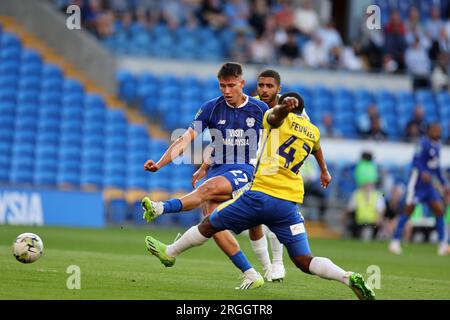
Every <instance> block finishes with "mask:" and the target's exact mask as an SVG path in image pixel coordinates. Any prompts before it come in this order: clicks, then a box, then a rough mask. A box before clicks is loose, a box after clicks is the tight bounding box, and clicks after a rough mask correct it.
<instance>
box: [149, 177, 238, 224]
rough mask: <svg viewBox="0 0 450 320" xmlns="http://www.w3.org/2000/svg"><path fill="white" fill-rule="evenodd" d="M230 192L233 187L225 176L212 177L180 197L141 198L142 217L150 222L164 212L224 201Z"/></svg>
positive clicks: (228, 197)
mask: <svg viewBox="0 0 450 320" xmlns="http://www.w3.org/2000/svg"><path fill="white" fill-rule="evenodd" d="M232 192H233V189H232V187H231V185H230V183H229V181H228V180H227V179H226V178H225V177H223V176H217V177H213V178H211V179H208V180H207V181H205V183H203V184H202V185H201V186H199V187H198V188H196V189H194V190H193V191H192V192H190V193H188V194H187V195H185V196H183V197H181V198H180V199H178V198H175V199H170V200H168V201H164V202H160V201H158V202H156V201H152V200H150V199H149V198H148V197H145V198H144V199H142V207H143V209H144V216H143V218H144V219H145V220H147V222H151V221H153V220H155V219H156V218H157V217H158V216H160V215H162V214H165V213H177V212H181V211H190V210H193V209H196V208H199V207H200V206H202V205H203V204H204V203H206V202H207V201H215V202H219V203H220V202H224V201H226V200H229V199H231V194H232Z"/></svg>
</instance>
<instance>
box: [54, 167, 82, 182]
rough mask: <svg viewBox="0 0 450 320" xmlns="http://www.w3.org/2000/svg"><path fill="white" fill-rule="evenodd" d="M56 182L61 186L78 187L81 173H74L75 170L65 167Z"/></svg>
mask: <svg viewBox="0 0 450 320" xmlns="http://www.w3.org/2000/svg"><path fill="white" fill-rule="evenodd" d="M56 182H57V184H59V185H63V184H64V185H66V184H68V185H71V186H74V187H77V186H78V185H79V184H80V173H79V172H77V171H74V170H73V168H69V167H67V168H66V167H64V165H63V166H62V167H61V169H60V171H59V172H58V175H57V178H56Z"/></svg>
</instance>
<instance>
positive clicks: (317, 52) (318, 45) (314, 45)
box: [303, 35, 328, 68]
mask: <svg viewBox="0 0 450 320" xmlns="http://www.w3.org/2000/svg"><path fill="white" fill-rule="evenodd" d="M303 60H304V62H305V65H306V66H307V67H311V68H325V67H327V66H328V56H327V51H326V48H325V46H324V45H323V41H322V39H321V38H319V37H317V36H316V35H313V37H312V38H311V40H309V41H308V42H306V43H305V45H304V47H303Z"/></svg>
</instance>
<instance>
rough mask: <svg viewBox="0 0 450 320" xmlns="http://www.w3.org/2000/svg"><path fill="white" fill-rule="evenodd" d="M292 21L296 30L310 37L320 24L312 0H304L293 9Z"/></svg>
mask: <svg viewBox="0 0 450 320" xmlns="http://www.w3.org/2000/svg"><path fill="white" fill-rule="evenodd" d="M294 21H295V26H296V27H297V30H298V31H299V32H300V33H302V34H303V35H305V36H307V37H311V35H312V33H313V32H315V31H316V30H317V29H318V28H319V26H320V20H319V15H318V14H317V12H316V10H314V8H313V5H312V1H310V0H304V1H302V2H301V3H300V7H298V8H297V9H295V12H294Z"/></svg>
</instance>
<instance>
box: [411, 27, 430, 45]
mask: <svg viewBox="0 0 450 320" xmlns="http://www.w3.org/2000/svg"><path fill="white" fill-rule="evenodd" d="M416 38H418V39H419V42H420V45H421V46H422V47H423V48H425V49H426V50H429V49H430V47H431V40H430V38H429V37H428V36H427V35H426V34H425V33H424V32H423V30H422V29H421V28H420V27H418V26H414V27H413V28H412V29H410V30H408V32H407V33H406V37H405V39H406V43H407V45H408V46H412V45H413V44H414V41H415V40H416Z"/></svg>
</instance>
